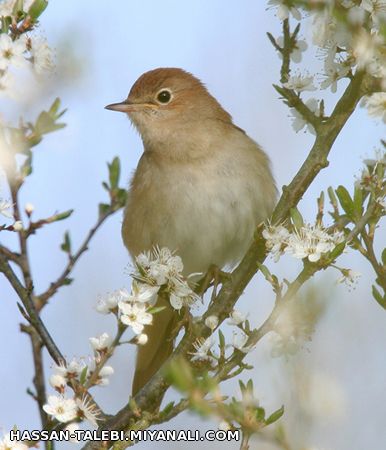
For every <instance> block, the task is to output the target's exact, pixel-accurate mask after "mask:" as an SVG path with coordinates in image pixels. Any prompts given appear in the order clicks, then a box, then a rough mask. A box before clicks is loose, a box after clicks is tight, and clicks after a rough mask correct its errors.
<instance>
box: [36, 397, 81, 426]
mask: <svg viewBox="0 0 386 450" xmlns="http://www.w3.org/2000/svg"><path fill="white" fill-rule="evenodd" d="M43 410H44V411H45V412H46V413H47V414H49V415H50V416H52V417H54V418H55V419H56V420H58V421H59V422H70V421H71V420H74V419H75V417H76V415H77V414H76V413H77V408H76V403H75V400H74V399H72V398H64V397H62V396H60V397H57V396H56V395H49V396H48V403H46V404H45V405H43Z"/></svg>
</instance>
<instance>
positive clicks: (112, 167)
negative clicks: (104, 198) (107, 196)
mask: <svg viewBox="0 0 386 450" xmlns="http://www.w3.org/2000/svg"><path fill="white" fill-rule="evenodd" d="M107 166H108V168H109V181H110V187H111V189H115V188H117V187H118V182H119V177H120V174H121V164H120V161H119V158H118V156H116V157H115V158H114V159H113V161H112V162H111V164H109V163H107Z"/></svg>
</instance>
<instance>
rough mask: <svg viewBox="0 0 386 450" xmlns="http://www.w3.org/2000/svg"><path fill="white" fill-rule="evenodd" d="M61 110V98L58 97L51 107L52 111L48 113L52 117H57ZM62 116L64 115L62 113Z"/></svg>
mask: <svg viewBox="0 0 386 450" xmlns="http://www.w3.org/2000/svg"><path fill="white" fill-rule="evenodd" d="M59 108H60V98H59V97H56V99H55V100H54V102H53V103H52V105H51V106H50V109H49V110H48V113H49V114H50V116H52V117H57V114H58V111H59ZM60 114H62V113H60Z"/></svg>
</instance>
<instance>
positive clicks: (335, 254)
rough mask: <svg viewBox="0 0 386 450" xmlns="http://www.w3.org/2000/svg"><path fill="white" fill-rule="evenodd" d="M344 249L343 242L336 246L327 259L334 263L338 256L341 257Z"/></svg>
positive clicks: (344, 244)
mask: <svg viewBox="0 0 386 450" xmlns="http://www.w3.org/2000/svg"><path fill="white" fill-rule="evenodd" d="M345 247H346V243H345V242H341V243H340V244H338V245H337V246H336V247H335V248H334V250H332V251H331V252H330V254H329V255H328V257H329V258H330V259H331V260H332V261H334V260H335V259H336V258H337V257H338V256H339V255H341V254H342V253H343V250H344V249H345Z"/></svg>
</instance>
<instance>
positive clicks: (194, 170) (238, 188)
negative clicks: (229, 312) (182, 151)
mask: <svg viewBox="0 0 386 450" xmlns="http://www.w3.org/2000/svg"><path fill="white" fill-rule="evenodd" d="M253 162H254V160H253V159H251V161H250V163H251V164H252V163H253ZM261 182H262V180H260V179H259V177H258V176H257V174H256V172H253V170H249V171H248V170H247V171H245V170H244V168H243V167H241V165H238V164H237V159H236V160H235V159H229V158H228V159H227V158H224V155H221V156H219V157H217V158H208V159H207V160H205V161H202V160H200V161H195V162H189V163H188V162H185V163H184V164H165V165H163V164H157V163H154V162H152V161H151V160H148V159H147V158H146V157H145V158H144V157H143V158H142V160H141V162H140V164H139V166H138V168H137V171H136V173H135V174H134V177H133V180H132V183H131V188H130V191H129V195H128V202H127V205H126V209H125V213H124V221H123V226H122V236H123V240H124V242H125V245H126V246H127V248H128V250H129V251H130V253H131V254H132V255H133V256H134V255H137V254H138V253H140V252H142V251H145V250H149V249H151V248H152V247H153V246H154V245H158V246H160V247H164V246H165V247H168V248H169V249H170V250H174V251H176V253H177V254H179V255H180V256H181V258H182V260H183V262H184V266H185V272H186V273H192V272H204V271H206V270H207V268H208V267H209V265H210V264H212V263H213V264H216V265H218V266H219V267H223V266H224V265H226V264H228V263H232V262H235V261H237V260H238V259H239V258H241V256H242V255H243V253H244V252H245V251H246V248H247V247H248V245H249V243H250V242H251V239H252V236H253V232H254V229H255V227H256V225H257V224H258V222H259V215H260V214H259V207H260V206H261V204H262V203H263V202H264V199H263V196H262V186H261ZM260 220H261V219H260Z"/></svg>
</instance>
